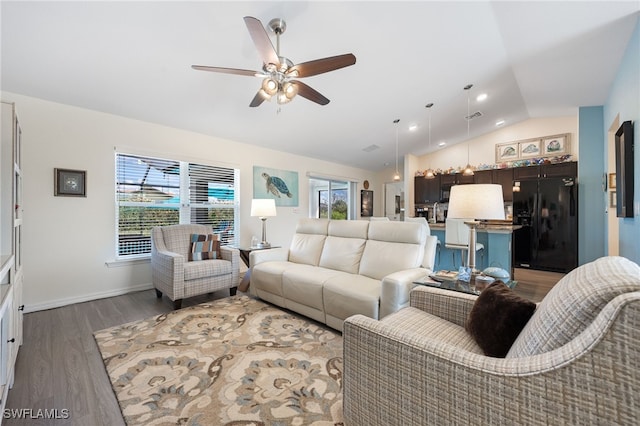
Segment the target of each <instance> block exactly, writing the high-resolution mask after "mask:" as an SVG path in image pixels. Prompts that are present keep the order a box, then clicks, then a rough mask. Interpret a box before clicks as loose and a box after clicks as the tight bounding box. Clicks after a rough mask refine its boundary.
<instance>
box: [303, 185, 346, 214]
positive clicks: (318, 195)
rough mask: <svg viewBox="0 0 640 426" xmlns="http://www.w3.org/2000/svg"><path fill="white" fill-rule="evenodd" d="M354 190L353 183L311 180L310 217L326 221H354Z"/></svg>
mask: <svg viewBox="0 0 640 426" xmlns="http://www.w3.org/2000/svg"><path fill="white" fill-rule="evenodd" d="M354 188H355V184H354V183H353V182H345V181H338V180H330V179H320V178H310V179H309V194H311V200H310V203H309V204H310V209H309V215H310V216H311V217H319V218H325V219H327V218H329V219H343V220H344V219H354V218H355V208H354V200H355V197H354V195H353V194H354V191H355V189H354Z"/></svg>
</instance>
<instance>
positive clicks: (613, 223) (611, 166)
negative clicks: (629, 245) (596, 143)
mask: <svg viewBox="0 0 640 426" xmlns="http://www.w3.org/2000/svg"><path fill="white" fill-rule="evenodd" d="M618 127H620V116H618V115H616V118H615V119H614V120H613V123H611V126H610V127H609V131H608V132H607V167H605V170H606V173H605V174H606V176H605V179H606V186H607V190H606V191H605V197H606V199H605V201H604V202H605V206H607V207H606V209H605V211H606V217H607V254H608V255H609V256H618V255H619V253H620V243H619V242H620V231H619V222H618V217H617V215H616V208H615V206H614V205H613V203H612V201H613V200H615V198H616V194H615V191H616V187H615V185H612V183H615V173H616V138H615V136H616V131H617V130H618Z"/></svg>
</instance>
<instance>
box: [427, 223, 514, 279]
mask: <svg viewBox="0 0 640 426" xmlns="http://www.w3.org/2000/svg"><path fill="white" fill-rule="evenodd" d="M429 228H430V229H431V234H432V235H435V236H436V237H438V240H439V245H438V255H437V257H436V267H435V269H436V270H441V269H446V270H457V269H458V267H459V266H460V250H451V249H448V248H447V247H446V246H445V241H446V240H445V224H444V222H438V223H430V224H429ZM520 228H522V226H521V225H513V224H511V223H509V222H506V221H505V222H488V223H487V222H483V223H481V224H480V225H479V226H478V227H477V228H476V232H477V242H478V243H481V244H483V245H484V250H482V251H481V252H478V253H477V254H476V268H477V269H480V270H483V269H484V268H486V267H489V266H497V267H500V268H502V269H505V270H507V271H509V273H510V274H511V277H512V278H513V243H512V241H513V231H515V230H517V229H520ZM454 255H455V261H454ZM465 259H466V254H465Z"/></svg>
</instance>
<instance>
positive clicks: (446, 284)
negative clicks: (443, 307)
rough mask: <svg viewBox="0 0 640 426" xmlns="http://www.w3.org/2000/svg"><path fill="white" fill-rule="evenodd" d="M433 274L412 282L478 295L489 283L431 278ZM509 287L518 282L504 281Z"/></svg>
mask: <svg viewBox="0 0 640 426" xmlns="http://www.w3.org/2000/svg"><path fill="white" fill-rule="evenodd" d="M433 276H434V274H432V275H429V276H426V277H424V278H422V279H420V280H417V281H414V282H413V283H414V284H417V285H424V286H427V287H435V288H441V289H444V290H451V291H457V292H459V293H466V294H473V295H476V296H477V295H479V294H480V292H482V290H484V289H485V288H487V287H488V286H489V284H491V282H493V281H491V282H487V281H480V280H475V279H473V278H472V279H471V281H462V280H459V279H457V277H456V278H443V277H436V278H433ZM505 284H506V285H507V286H508V287H509V288H512V289H513V288H514V287H515V286H516V285H517V284H518V282H517V281H514V280H510V281H509V282H507V283H505Z"/></svg>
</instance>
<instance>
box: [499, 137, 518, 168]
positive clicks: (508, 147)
mask: <svg viewBox="0 0 640 426" xmlns="http://www.w3.org/2000/svg"><path fill="white" fill-rule="evenodd" d="M517 159H518V142H508V143H499V144H497V145H496V163H502V162H504V161H513V160H517Z"/></svg>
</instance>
